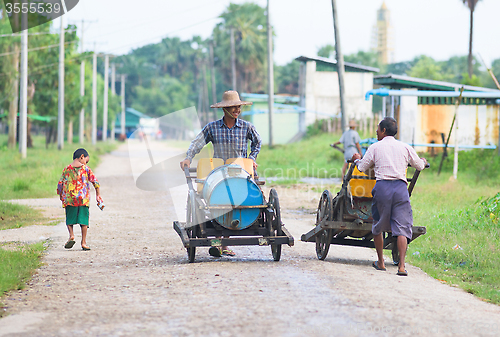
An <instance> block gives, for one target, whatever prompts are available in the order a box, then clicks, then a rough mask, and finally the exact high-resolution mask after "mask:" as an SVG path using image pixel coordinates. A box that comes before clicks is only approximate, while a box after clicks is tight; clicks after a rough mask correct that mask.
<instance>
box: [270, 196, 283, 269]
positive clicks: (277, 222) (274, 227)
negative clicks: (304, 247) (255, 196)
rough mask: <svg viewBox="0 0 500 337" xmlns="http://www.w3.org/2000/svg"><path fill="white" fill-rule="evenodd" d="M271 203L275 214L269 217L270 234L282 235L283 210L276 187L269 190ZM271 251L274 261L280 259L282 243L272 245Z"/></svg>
mask: <svg viewBox="0 0 500 337" xmlns="http://www.w3.org/2000/svg"><path fill="white" fill-rule="evenodd" d="M269 203H271V204H272V209H273V214H272V215H271V218H270V219H269V231H270V236H281V235H283V231H282V229H281V211H280V200H279V198H278V192H276V190H275V189H274V188H272V189H271V191H270V192H269ZM271 252H272V253H273V259H274V261H279V260H280V258H281V245H271Z"/></svg>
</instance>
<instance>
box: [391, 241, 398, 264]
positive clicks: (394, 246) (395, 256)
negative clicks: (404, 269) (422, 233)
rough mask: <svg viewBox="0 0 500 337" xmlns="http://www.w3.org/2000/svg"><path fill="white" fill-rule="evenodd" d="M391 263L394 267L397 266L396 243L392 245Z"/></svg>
mask: <svg viewBox="0 0 500 337" xmlns="http://www.w3.org/2000/svg"><path fill="white" fill-rule="evenodd" d="M392 262H393V263H394V265H395V266H397V265H399V250H398V243H397V241H395V242H393V243H392Z"/></svg>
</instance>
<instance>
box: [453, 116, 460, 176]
mask: <svg viewBox="0 0 500 337" xmlns="http://www.w3.org/2000/svg"><path fill="white" fill-rule="evenodd" d="M455 114H456V115H455V130H454V131H455V149H454V156H453V178H455V180H457V178H458V120H459V118H458V107H457V111H456V112H455Z"/></svg>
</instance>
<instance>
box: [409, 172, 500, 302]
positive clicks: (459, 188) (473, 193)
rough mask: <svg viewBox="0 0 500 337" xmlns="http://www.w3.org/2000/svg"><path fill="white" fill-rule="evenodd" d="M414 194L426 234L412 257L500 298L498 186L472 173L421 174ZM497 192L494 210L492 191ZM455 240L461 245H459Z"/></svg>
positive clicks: (451, 280)
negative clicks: (453, 177) (452, 178)
mask: <svg viewBox="0 0 500 337" xmlns="http://www.w3.org/2000/svg"><path fill="white" fill-rule="evenodd" d="M422 176H423V177H422V178H423V179H422V180H421V181H419V183H417V185H419V186H418V187H417V188H416V190H415V193H414V194H413V195H412V207H413V214H414V222H415V225H419V226H426V227H427V234H426V235H424V236H421V237H419V238H418V239H417V240H415V241H414V242H413V243H412V244H411V245H410V246H409V250H408V262H409V263H411V264H413V265H416V266H418V267H421V268H422V269H423V270H424V271H425V272H426V273H428V274H429V275H431V276H433V277H435V278H437V279H440V280H443V281H445V282H446V283H448V284H450V285H457V286H459V287H460V288H462V289H464V290H465V291H467V292H469V293H472V294H475V295H476V296H478V297H480V298H483V299H485V300H487V301H490V302H493V303H496V304H500V268H498V266H499V265H500V224H499V216H500V212H499V209H500V202H499V200H500V195H499V194H497V193H498V191H499V190H500V187H499V185H498V183H492V182H491V181H490V182H488V181H487V180H486V181H484V180H483V181H481V182H479V183H478V182H477V181H476V179H475V176H474V175H469V176H468V177H464V178H462V179H461V178H460V175H459V181H456V182H452V181H449V179H448V177H449V174H445V175H442V177H440V178H437V177H436V176H435V175H431V174H429V176H427V177H426V176H425V171H424V174H422ZM491 196H496V198H495V199H491V198H490V200H496V202H494V203H493V204H495V205H496V210H494V211H492V210H491V209H490V208H491V207H490V206H488V205H487V202H486V200H488V198H489V197H491ZM457 245H458V246H459V247H460V248H458V247H457Z"/></svg>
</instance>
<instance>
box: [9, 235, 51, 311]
mask: <svg viewBox="0 0 500 337" xmlns="http://www.w3.org/2000/svg"><path fill="white" fill-rule="evenodd" d="M44 249H45V247H44V244H43V243H42V242H40V243H35V244H33V245H13V244H8V245H7V244H4V245H2V246H0V296H3V295H4V294H5V293H6V292H7V291H10V290H20V289H23V288H24V286H25V284H26V281H27V280H29V279H30V278H31V276H32V274H33V271H34V270H35V269H37V268H38V267H40V265H41V259H40V258H41V257H42V254H43V251H44ZM1 316H2V312H0V317H1Z"/></svg>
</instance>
